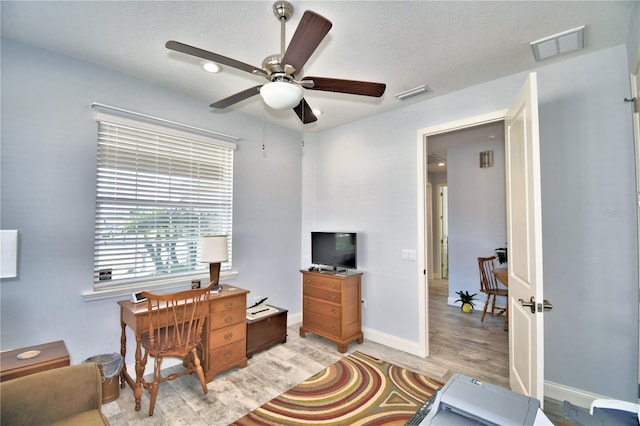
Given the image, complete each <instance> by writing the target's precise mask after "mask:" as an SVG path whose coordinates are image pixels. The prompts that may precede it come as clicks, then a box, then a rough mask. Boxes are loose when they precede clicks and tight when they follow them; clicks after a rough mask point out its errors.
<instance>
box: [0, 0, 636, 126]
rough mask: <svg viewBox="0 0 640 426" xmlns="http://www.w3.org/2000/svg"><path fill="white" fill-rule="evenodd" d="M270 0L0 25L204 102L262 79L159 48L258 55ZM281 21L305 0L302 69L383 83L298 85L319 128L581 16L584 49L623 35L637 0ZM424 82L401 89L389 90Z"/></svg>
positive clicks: (498, 62)
mask: <svg viewBox="0 0 640 426" xmlns="http://www.w3.org/2000/svg"><path fill="white" fill-rule="evenodd" d="M272 3H273V2H271V1H198V2H196V1H140V2H134V1H82V2H81V1H69V2H66V1H64V2H63V1H45V2H38V1H16V2H14V1H6V0H2V1H1V2H0V13H1V15H2V21H1V23H2V37H7V38H11V39H14V40H17V41H21V42H24V43H28V44H32V45H35V46H37V47H41V48H44V49H49V50H52V51H55V52H59V53H62V54H65V55H69V56H72V57H74V58H77V59H81V60H85V61H89V62H93V63H95V64H99V65H102V66H105V67H107V68H110V69H113V70H117V71H120V72H123V73H126V74H130V75H133V76H136V77H140V78H144V79H147V80H149V81H152V82H156V83H158V84H161V85H164V86H167V87H171V88H174V89H177V90H180V91H183V92H185V93H188V94H190V95H192V96H195V97H197V98H200V99H202V107H203V108H209V106H208V105H209V104H210V103H211V102H213V101H217V100H220V99H222V98H225V97H227V96H229V95H231V94H233V93H235V92H238V91H240V90H243V89H246V88H249V87H251V86H254V85H256V84H262V83H264V80H263V79H260V78H258V77H255V76H252V75H250V74H247V73H244V72H241V71H237V70H234V69H230V68H229V67H225V68H224V70H223V72H221V73H219V74H209V73H205V72H204V71H202V69H201V68H200V63H199V61H198V60H196V59H194V58H191V57H189V56H187V55H183V54H179V53H176V52H172V51H169V50H167V49H166V48H165V47H164V44H165V42H166V41H167V40H177V41H180V42H183V43H186V44H191V45H193V46H196V47H200V48H202V49H205V50H209V51H213V52H215V53H218V54H221V55H224V56H228V57H232V58H234V59H237V60H239V61H242V62H246V63H249V64H251V65H256V66H260V65H261V63H262V60H263V59H264V58H265V57H266V56H268V55H270V54H273V53H278V52H279V49H280V23H279V22H278V21H277V19H276V18H275V17H274V15H273V13H272ZM291 3H292V4H293V6H294V8H295V11H294V15H293V16H292V18H291V19H290V20H289V22H288V23H287V26H286V38H287V43H288V40H289V39H290V37H291V36H292V35H293V33H294V31H295V28H296V27H297V25H298V22H299V20H300V17H301V16H302V13H303V12H304V10H307V9H310V10H313V11H315V12H317V13H319V14H321V15H323V16H324V17H326V18H328V19H329V20H330V21H332V23H333V28H332V29H331V31H330V32H329V34H328V36H327V37H326V38H325V40H324V41H323V42H322V43H321V44H320V46H319V48H318V49H317V50H316V52H315V53H314V54H313V56H312V57H311V58H310V60H309V61H308V62H307V64H306V66H305V70H304V71H305V72H304V73H305V74H307V75H315V76H322V77H334V78H345V79H353V80H365V81H376V82H382V83H386V84H387V91H386V92H385V94H384V96H383V97H382V98H380V99H375V98H367V97H361V96H354V95H344V94H334V93H325V92H318V91H306V92H305V98H306V99H307V101H308V102H309V104H310V105H311V106H312V107H314V108H320V109H322V110H324V111H325V113H324V114H323V115H322V116H321V117H320V118H319V120H318V122H316V123H313V124H309V125H306V126H305V131H307V130H308V131H315V130H325V129H328V128H330V127H334V126H338V125H341V124H344V123H347V122H351V121H354V120H357V119H360V118H363V117H365V116H371V115H375V114H378V113H381V112H383V111H388V110H391V109H394V108H399V107H402V106H405V105H407V104H409V103H413V102H418V101H420V100H424V99H427V98H429V97H435V96H441V95H443V94H446V93H449V92H452V91H455V90H459V89H462V88H465V87H468V86H471V85H474V84H478V83H481V82H484V81H489V80H493V79H496V78H499V77H502V76H506V75H509V74H513V73H517V72H521V71H526V70H529V69H531V68H533V67H536V66H539V65H540V64H542V63H536V62H535V61H534V58H533V54H532V52H531V48H530V46H529V43H530V42H532V41H534V40H537V39H540V38H543V37H546V36H549V35H552V34H555V33H558V32H561V31H565V30H568V29H571V28H575V27H578V26H581V25H586V33H585V44H586V49H585V50H583V51H581V52H579V53H574V54H570V55H567V56H565V57H561V58H557V59H550V60H547V61H546V62H543V63H551V62H553V61H557V60H563V59H565V58H567V57H572V56H575V55H579V54H584V53H586V52H590V51H593V50H597V49H602V48H605V47H609V46H613V45H617V44H620V43H623V42H624V40H625V36H626V33H627V31H628V28H629V24H630V22H631V16H632V15H631V14H632V13H638V7H637V6H638V2H637V1H602V2H601V1H568V2H564V1H550V2H544V1H508V2H505V1H499V2H494V1H473V2H459V1H301V2H295V1H292V2H291ZM422 84H427V85H428V86H429V87H430V88H431V89H432V90H433V93H431V94H428V95H425V96H421V97H417V98H414V99H413V100H409V101H404V102H401V101H398V100H397V99H396V98H394V96H393V95H394V94H396V93H398V92H401V91H404V90H407V89H411V88H413V87H416V86H419V85H422ZM232 110H237V111H241V112H244V113H246V114H251V115H254V116H256V117H260V118H261V119H262V118H263V117H264V116H265V111H266V116H267V117H268V118H269V119H273V120H277V121H278V122H279V123H280V124H282V125H285V126H288V127H292V128H298V129H299V128H300V127H301V124H300V122H299V120H298V119H297V117H296V116H295V114H294V113H293V112H292V111H273V110H270V109H269V108H268V107H266V106H265V105H264V104H263V103H262V101H261V99H260V98H259V97H258V96H255V97H253V98H250V99H248V100H245V101H243V102H241V103H239V104H237V105H235V106H234V107H232Z"/></svg>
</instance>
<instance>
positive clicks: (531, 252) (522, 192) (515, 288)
mask: <svg viewBox="0 0 640 426" xmlns="http://www.w3.org/2000/svg"><path fill="white" fill-rule="evenodd" d="M539 142H540V141H539V134H538V89H537V77H536V74H535V73H531V74H529V78H528V79H527V81H526V82H525V84H524V85H523V86H522V88H521V89H520V91H519V92H518V95H517V96H516V99H515V101H514V103H513V104H512V106H511V107H510V108H509V110H508V111H507V114H506V116H505V163H506V182H507V239H508V248H509V263H508V265H509V383H510V385H511V389H512V390H513V391H516V392H519V393H522V394H525V395H528V396H531V397H534V398H537V399H538V400H540V403H543V401H544V394H543V391H544V328H543V327H544V310H545V309H544V306H543V292H542V219H541V216H542V214H541V201H540V149H539Z"/></svg>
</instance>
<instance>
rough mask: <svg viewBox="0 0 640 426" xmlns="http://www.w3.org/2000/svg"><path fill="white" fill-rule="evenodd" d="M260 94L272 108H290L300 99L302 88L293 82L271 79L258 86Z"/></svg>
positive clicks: (296, 104)
mask: <svg viewBox="0 0 640 426" xmlns="http://www.w3.org/2000/svg"><path fill="white" fill-rule="evenodd" d="M260 96H262V99H263V100H264V102H265V103H266V104H267V105H269V106H270V107H271V108H273V109H290V108H294V107H296V106H298V104H299V103H300V101H301V100H302V89H301V88H300V87H298V86H297V85H296V84H293V83H287V82H284V81H272V82H271V83H267V84H265V85H264V86H262V87H261V88H260Z"/></svg>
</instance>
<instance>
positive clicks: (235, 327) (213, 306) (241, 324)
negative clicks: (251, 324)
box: [199, 285, 248, 382]
mask: <svg viewBox="0 0 640 426" xmlns="http://www.w3.org/2000/svg"><path fill="white" fill-rule="evenodd" d="M247 293H248V291H247V290H242V289H239V288H236V287H230V286H226V285H225V286H224V290H223V291H222V293H220V294H218V295H215V296H214V295H212V296H211V299H210V302H209V317H208V318H207V324H205V328H204V330H203V331H202V348H201V350H200V351H199V356H200V359H201V360H202V364H203V365H202V366H203V368H204V373H205V379H206V380H207V382H209V381H211V380H213V378H214V376H215V375H216V374H218V373H220V372H222V371H225V370H228V369H230V368H233V367H246V366H247V326H246V307H247ZM203 349H205V350H203Z"/></svg>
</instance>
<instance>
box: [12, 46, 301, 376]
mask: <svg viewBox="0 0 640 426" xmlns="http://www.w3.org/2000/svg"><path fill="white" fill-rule="evenodd" d="M1 88H2V110H1V111H2V133H1V136H2V139H1V143H2V146H1V148H2V149H1V154H2V157H1V172H2V175H1V184H2V188H1V197H2V198H1V210H0V212H1V226H2V228H3V229H18V231H19V235H20V252H19V266H18V268H19V276H18V278H17V279H7V280H3V282H2V285H1V286H0V291H1V292H2V293H1V295H0V296H1V297H0V302H1V327H2V328H1V338H2V341H1V346H2V349H3V350H4V349H9V348H19V347H23V346H27V345H33V344H38V343H43V342H48V341H53V340H58V339H63V340H64V341H65V343H66V345H67V348H68V349H69V352H70V355H71V360H72V363H78V362H82V361H83V360H84V359H86V358H87V357H89V356H92V355H96V354H100V353H109V352H119V351H120V341H119V339H120V325H119V323H120V321H119V310H118V306H117V304H116V299H106V300H99V301H94V302H84V301H83V299H82V297H81V293H82V292H84V291H87V290H90V289H91V288H92V276H93V266H92V265H93V255H92V253H93V222H94V213H95V173H96V172H95V165H96V159H95V157H96V138H97V136H96V135H97V133H96V132H97V126H96V123H95V121H94V118H93V111H92V109H91V107H90V105H91V103H92V102H101V103H105V104H110V105H114V106H118V107H121V108H126V109H129V110H133V111H139V112H143V113H145V114H150V115H155V116H159V117H163V118H166V119H170V120H174V121H178V122H182V123H186V124H190V125H194V126H198V127H203V128H207V129H211V130H215V131H219V132H222V133H226V134H231V135H235V136H238V137H240V138H241V140H240V141H239V142H238V149H237V151H236V153H235V161H234V163H235V170H234V238H233V244H234V253H233V259H234V269H236V270H238V272H239V276H238V278H237V279H236V280H234V281H233V284H236V285H238V286H240V287H243V288H246V289H248V290H251V292H252V293H251V294H250V295H249V297H250V299H249V301H250V302H251V301H252V297H253V296H264V297H266V296H268V297H269V301H270V302H272V303H273V304H274V305H276V306H283V307H286V308H288V309H290V310H291V311H292V312H299V311H300V290H299V276H298V275H299V274H298V272H297V268H298V263H299V259H300V226H301V225H300V203H301V199H300V197H301V195H300V194H301V188H300V174H301V164H300V156H301V151H300V136H299V134H297V133H296V132H291V131H287V130H283V129H282V128H279V127H274V126H271V125H267V126H265V131H264V139H263V123H262V122H256V120H255V119H250V118H247V117H245V116H243V115H241V114H238V113H235V114H219V113H214V112H212V111H211V110H210V108H209V107H208V102H206V101H205V100H196V99H193V98H189V97H186V96H183V95H181V94H179V93H176V92H172V91H168V90H164V89H162V88H160V87H157V86H153V85H150V84H148V83H146V82H143V81H140V80H136V79H133V78H129V77H127V76H124V75H120V74H116V73H113V72H110V71H108V70H105V69H103V68H98V67H95V66H92V65H89V64H86V63H81V62H77V61H74V60H72V59H70V58H68V57H62V56H59V55H54V54H50V53H47V52H45V51H42V50H39V49H34V48H32V47H29V46H26V45H22V44H18V43H15V42H11V41H8V40H2V86H1ZM263 142H264V143H265V148H266V149H265V150H262V149H261V145H262V143H263ZM223 282H224V280H223ZM186 286H188V283H187V282H185V287H186ZM121 298H122V297H120V299H121ZM131 342H132V338H131V336H129V343H131ZM127 358H128V359H127V362H129V363H130V362H132V360H133V347H132V346H130V347H129V350H128V354H127Z"/></svg>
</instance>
